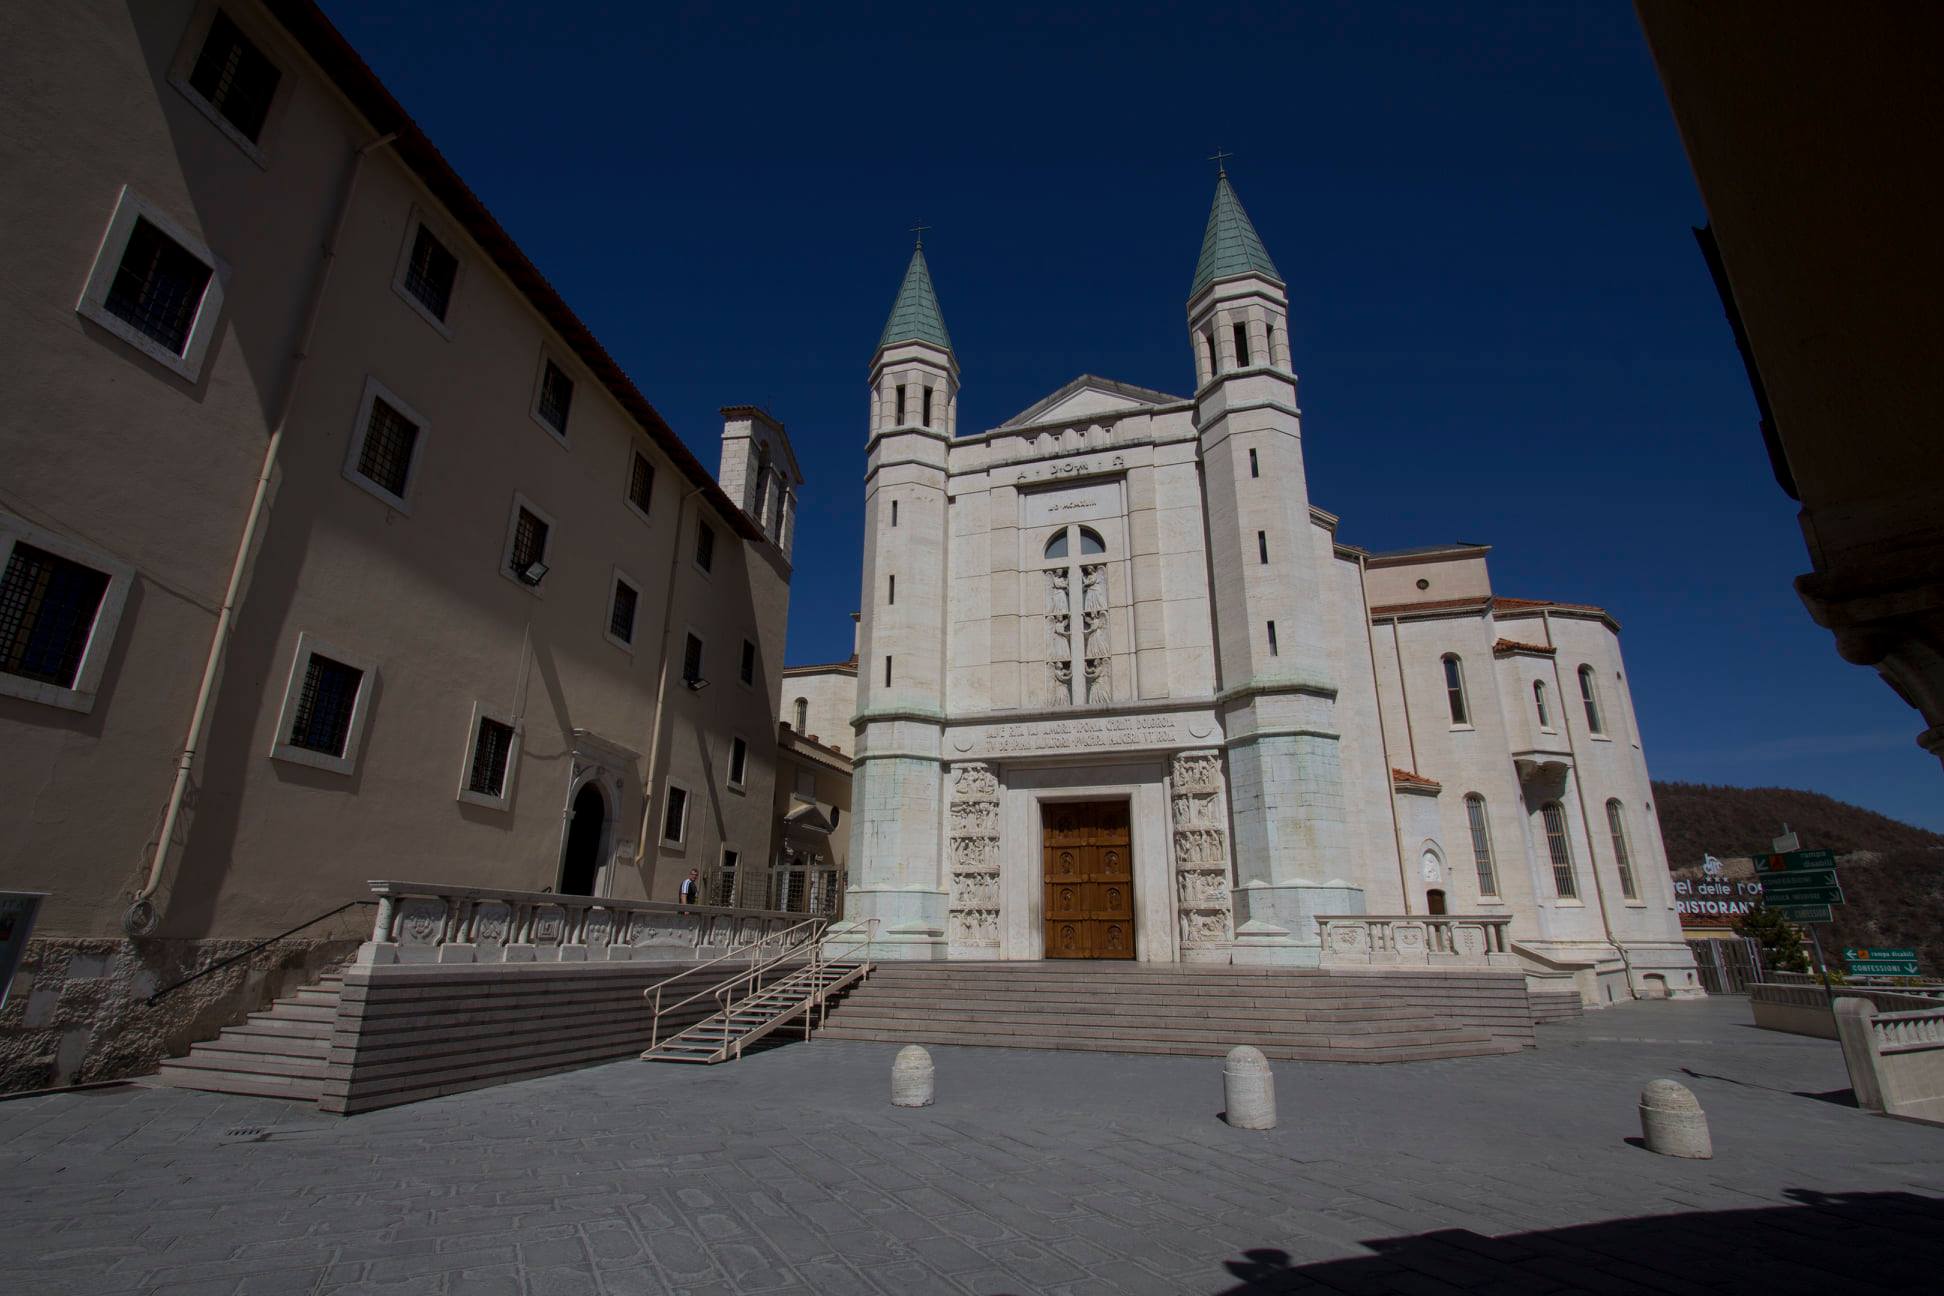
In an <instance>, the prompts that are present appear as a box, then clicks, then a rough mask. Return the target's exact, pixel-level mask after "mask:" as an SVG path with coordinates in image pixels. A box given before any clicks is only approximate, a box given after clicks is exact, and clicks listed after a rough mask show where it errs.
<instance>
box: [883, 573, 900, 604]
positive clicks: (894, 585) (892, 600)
mask: <svg viewBox="0 0 1944 1296" xmlns="http://www.w3.org/2000/svg"><path fill="white" fill-rule="evenodd" d="M897 601H898V578H897V577H896V576H893V577H891V588H890V592H889V594H888V595H887V597H886V599H885V602H887V603H889V604H892V605H896V603H897Z"/></svg>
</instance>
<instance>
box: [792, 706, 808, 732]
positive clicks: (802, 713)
mask: <svg viewBox="0 0 1944 1296" xmlns="http://www.w3.org/2000/svg"><path fill="white" fill-rule="evenodd" d="M793 727H794V728H795V729H796V731H797V732H798V733H808V732H810V699H809V698H798V699H797V700H796V724H795V725H794V726H793Z"/></svg>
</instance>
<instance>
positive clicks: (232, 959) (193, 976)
mask: <svg viewBox="0 0 1944 1296" xmlns="http://www.w3.org/2000/svg"><path fill="white" fill-rule="evenodd" d="M377 903H378V902H377V901H376V900H346V901H345V902H344V903H343V904H341V905H339V906H338V907H337V908H335V909H328V910H326V911H325V912H323V913H321V914H319V915H317V917H315V918H306V919H304V921H302V922H300V923H298V924H297V925H296V926H295V927H292V928H291V929H290V930H289V931H281V932H278V933H277V934H276V935H275V936H272V937H270V938H269V939H267V940H260V941H258V942H257V943H256V944H254V945H252V946H250V948H248V949H246V950H243V951H241V952H240V953H236V954H232V955H230V956H229V957H228V958H226V959H219V960H218V961H216V962H214V963H211V964H210V965H209V966H208V967H206V968H204V969H203V970H202V971H200V972H191V973H190V974H189V975H188V976H186V977H184V978H182V980H180V981H177V982H175V983H174V984H173V985H165V986H163V987H162V988H161V989H160V990H157V991H156V992H155V993H154V994H152V995H150V996H149V997H148V998H147V999H146V1000H145V1001H144V1002H146V1003H149V1004H153V1003H155V1002H156V1001H157V1000H158V999H160V998H161V997H162V996H163V995H166V994H174V993H175V992H176V991H177V990H180V989H182V987H184V986H186V985H188V984H189V983H190V982H192V981H200V980H202V979H203V978H204V977H206V976H208V975H209V974H210V973H212V972H221V971H222V970H223V969H224V968H226V967H228V966H230V965H231V964H232V963H240V962H242V961H243V960H244V959H246V958H248V957H250V955H252V954H255V953H258V952H259V951H261V950H266V949H268V948H270V947H271V946H272V945H275V944H276V943H277V942H278V941H280V940H282V939H283V938H284V937H286V936H295V935H296V934H297V933H298V932H300V931H302V930H304V928H306V927H314V926H316V925H317V924H318V923H321V922H323V921H324V920H325V919H326V918H335V917H337V916H338V915H339V914H341V913H343V912H344V911H345V910H346V909H350V908H354V907H355V906H357V905H375V904H377Z"/></svg>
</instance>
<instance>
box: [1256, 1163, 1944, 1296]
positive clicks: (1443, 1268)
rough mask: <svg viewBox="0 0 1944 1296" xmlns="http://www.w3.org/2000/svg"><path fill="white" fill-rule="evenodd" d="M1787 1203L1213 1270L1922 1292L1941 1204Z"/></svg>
mask: <svg viewBox="0 0 1944 1296" xmlns="http://www.w3.org/2000/svg"><path fill="white" fill-rule="evenodd" d="M1788 1195H1789V1196H1790V1197H1792V1198H1794V1199H1796V1201H1797V1202H1799V1203H1800V1204H1799V1205H1795V1206H1771V1207H1764V1208H1761V1209H1756V1210H1723V1211H1693V1212H1690V1213H1687V1214H1683V1215H1650V1216H1642V1217H1638V1218H1629V1219H1615V1220H1606V1221H1603V1222H1601V1223H1598V1224H1579V1225H1574V1226H1572V1227H1569V1228H1559V1229H1546V1230H1543V1231H1540V1232H1535V1233H1512V1234H1507V1235H1505V1236H1503V1237H1484V1236H1481V1235H1480V1234H1477V1233H1473V1232H1471V1231H1470V1230H1469V1229H1440V1230H1439V1231H1437V1232H1435V1233H1422V1234H1419V1235H1417V1236H1415V1237H1404V1238H1379V1239H1376V1240H1374V1241H1368V1242H1365V1243H1364V1245H1365V1246H1367V1247H1369V1248H1370V1249H1371V1250H1372V1251H1374V1252H1376V1253H1377V1254H1375V1255H1370V1256H1357V1257H1352V1258H1348V1259H1343V1260H1326V1261H1320V1262H1318V1263H1315V1264H1296V1263H1294V1262H1293V1261H1292V1260H1291V1258H1290V1256H1289V1254H1288V1253H1287V1252H1285V1251H1278V1250H1274V1249H1271V1248H1263V1249H1259V1250H1254V1251H1248V1252H1244V1253H1243V1255H1242V1257H1241V1258H1240V1259H1235V1260H1229V1261H1226V1262H1225V1265H1226V1267H1227V1269H1228V1271H1229V1272H1230V1273H1231V1274H1232V1275H1234V1277H1235V1278H1237V1279H1238V1280H1239V1281H1238V1283H1237V1284H1236V1285H1235V1286H1233V1287H1229V1288H1225V1289H1224V1290H1223V1293H1222V1296H1258V1294H1260V1293H1270V1292H1346V1293H1347V1292H1355V1293H1380V1292H1410V1293H1425V1292H1450V1291H1458V1290H1461V1289H1462V1290H1470V1291H1481V1292H1493V1293H1497V1292H1521V1293H1522V1292H1533V1293H1539V1292H1553V1291H1593V1292H1634V1291H1656V1292H1680V1291H1693V1292H1704V1291H1713V1292H1717V1293H1727V1292H1742V1291H1752V1292H1761V1293H1763V1296H1775V1294H1776V1293H1787V1292H1816V1293H1828V1292H1832V1291H1839V1290H1844V1289H1855V1288H1856V1287H1858V1286H1862V1287H1867V1288H1869V1289H1870V1290H1872V1291H1886V1292H1894V1291H1924V1290H1931V1291H1934V1290H1936V1288H1935V1287H1934V1286H1933V1285H1932V1284H1934V1283H1935V1281H1936V1278H1937V1268H1936V1265H1937V1258H1936V1250H1935V1247H1936V1239H1938V1238H1939V1237H1944V1200H1939V1199H1936V1198H1931V1197H1920V1196H1917V1195H1915V1194H1913V1193H1902V1192H1879V1193H1840V1194H1823V1193H1817V1192H1810V1191H1807V1190H1805V1189H1791V1190H1789V1193H1788Z"/></svg>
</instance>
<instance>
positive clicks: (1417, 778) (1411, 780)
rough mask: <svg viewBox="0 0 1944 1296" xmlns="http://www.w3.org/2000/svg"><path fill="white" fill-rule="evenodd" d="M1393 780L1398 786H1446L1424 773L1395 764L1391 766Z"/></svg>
mask: <svg viewBox="0 0 1944 1296" xmlns="http://www.w3.org/2000/svg"><path fill="white" fill-rule="evenodd" d="M1391 782H1392V783H1393V784H1395V785H1396V786H1398V787H1422V788H1442V787H1443V786H1444V784H1442V783H1440V782H1438V780H1436V779H1428V778H1426V777H1424V775H1422V774H1413V773H1411V771H1409V770H1401V769H1398V768H1397V767H1396V766H1395V765H1393V766H1391Z"/></svg>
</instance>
